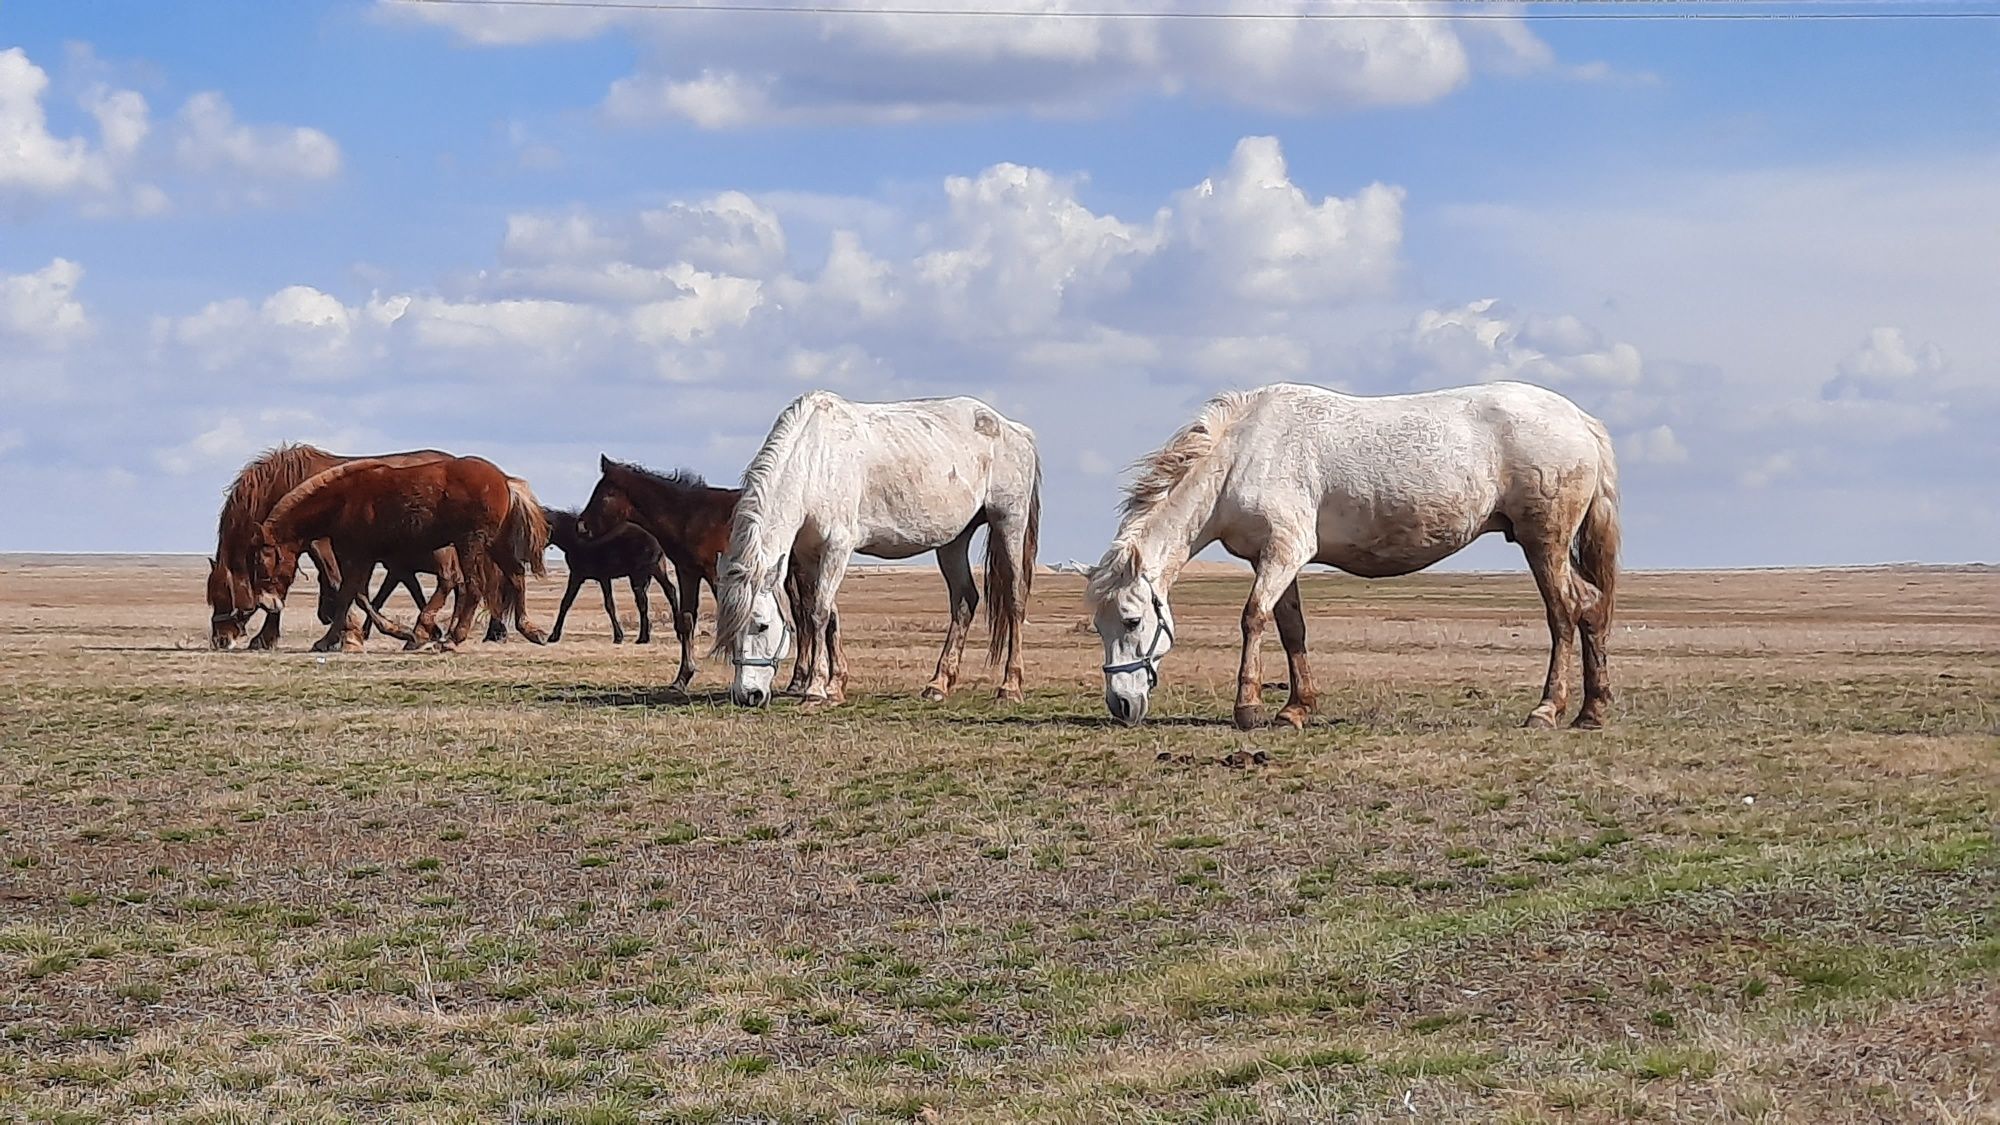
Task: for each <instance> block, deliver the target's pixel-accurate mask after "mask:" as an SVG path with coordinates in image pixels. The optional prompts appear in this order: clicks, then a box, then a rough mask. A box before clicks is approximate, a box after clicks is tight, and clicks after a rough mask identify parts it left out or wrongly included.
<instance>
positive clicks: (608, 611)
mask: <svg viewBox="0 0 2000 1125" xmlns="http://www.w3.org/2000/svg"><path fill="white" fill-rule="evenodd" d="M597 588H598V589H600V590H602V591H604V616H606V617H609V618H610V619H611V643H612V644H614V645H622V644H624V643H625V626H623V625H620V624H619V623H618V603H617V602H615V601H612V600H611V579H609V578H600V579H598V580H597Z"/></svg>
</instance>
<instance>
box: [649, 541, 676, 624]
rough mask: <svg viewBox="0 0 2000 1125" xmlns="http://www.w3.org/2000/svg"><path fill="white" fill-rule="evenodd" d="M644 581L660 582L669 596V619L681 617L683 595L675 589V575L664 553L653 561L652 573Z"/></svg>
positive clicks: (662, 591)
mask: <svg viewBox="0 0 2000 1125" xmlns="http://www.w3.org/2000/svg"><path fill="white" fill-rule="evenodd" d="M644 581H649V582H658V583H659V584H660V592H661V593H663V594H665V595H666V596H667V620H668V621H670V622H671V621H674V620H676V619H677V618H679V617H680V615H681V596H680V593H679V591H677V590H675V589H674V575H673V571H672V569H671V568H670V564H669V563H668V562H667V559H666V556H664V555H662V556H661V557H660V558H659V559H658V560H656V561H655V562H654V563H653V569H652V573H651V574H650V575H649V576H648V577H647V578H646V579H644Z"/></svg>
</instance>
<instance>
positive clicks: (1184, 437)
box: [1119, 391, 1256, 538]
mask: <svg viewBox="0 0 2000 1125" xmlns="http://www.w3.org/2000/svg"><path fill="white" fill-rule="evenodd" d="M1255 393H1256V392H1254V391H1224V392H1223V393H1221V394H1219V395H1216V396H1215V397H1214V398H1212V399H1209V400H1208V401H1207V402H1206V403H1204V404H1203V405H1202V408H1201V413H1199V414H1197V415H1195V418H1194V421H1192V422H1189V423H1188V424H1187V425H1185V426H1182V427H1181V428H1180V429H1179V430H1178V431H1177V432H1175V434H1174V436H1173V437H1170V438H1168V439H1167V443H1166V444H1165V445H1163V446H1161V447H1160V448H1158V449H1155V450H1154V451H1153V452H1151V453H1148V454H1147V455H1145V456H1144V457H1141V458H1139V460H1138V461H1136V462H1135V463H1134V464H1133V467H1134V468H1135V469H1137V470H1138V471H1139V475H1138V476H1137V477H1134V478H1133V480H1132V483H1131V484H1129V485H1126V486H1125V500H1124V502H1123V503H1121V504H1120V505H1119V515H1120V516H1121V517H1122V518H1121V519H1120V521H1119V532H1120V537H1121V538H1122V537H1123V532H1124V530H1125V529H1126V528H1127V527H1129V526H1130V525H1131V524H1132V523H1134V522H1135V521H1137V520H1140V519H1143V518H1145V517H1146V516H1147V515H1148V514H1150V513H1151V512H1152V511H1153V509H1155V508H1157V507H1159V506H1160V504H1161V503H1162V502H1163V501H1165V500H1166V498H1167V496H1168V494H1169V493H1171V492H1173V490H1174V488H1175V487H1176V486H1178V485H1179V484H1180V483H1181V482H1182V481H1184V480H1186V479H1187V478H1188V476H1189V474H1191V473H1193V472H1194V470H1195V469H1196V468H1197V467H1198V466H1201V465H1202V463H1203V462H1204V461H1205V460H1207V458H1208V455H1209V454H1210V453H1212V452H1214V451H1215V443H1216V441H1217V440H1219V439H1220V438H1221V437H1222V433H1223V431H1224V430H1226V429H1228V428H1229V424H1230V423H1232V422H1234V421H1235V420H1236V416H1237V415H1238V414H1241V413H1242V412H1243V408H1244V406H1245V405H1246V404H1248V403H1249V401H1250V399H1251V396H1252V395H1254V394H1255Z"/></svg>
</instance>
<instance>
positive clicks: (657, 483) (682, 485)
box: [607, 458, 711, 497]
mask: <svg viewBox="0 0 2000 1125" xmlns="http://www.w3.org/2000/svg"><path fill="white" fill-rule="evenodd" d="M607 460H608V458H607ZM611 465H612V467H614V468H616V469H617V470H618V471H620V472H623V473H629V474H631V475H632V476H635V477H638V478H639V479H640V480H642V481H644V482H645V483H647V484H649V485H651V486H653V487H654V488H657V489H660V490H662V491H664V492H666V493H668V494H670V495H673V496H676V497H680V496H686V495H688V494H689V493H696V492H705V491H707V490H708V489H709V488H710V487H711V486H710V485H709V483H708V480H707V478H705V477H703V476H702V475H701V474H700V473H697V472H695V471H694V470H693V469H675V470H673V471H672V472H665V473H663V472H661V471H659V470H658V469H649V468H647V467H646V466H644V465H641V464H638V463H636V462H632V461H612V462H611Z"/></svg>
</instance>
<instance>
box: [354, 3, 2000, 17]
mask: <svg viewBox="0 0 2000 1125" xmlns="http://www.w3.org/2000/svg"><path fill="white" fill-rule="evenodd" d="M392 2H393V3H398V4H404V5H408V6H411V7H433V8H544V9H556V8H576V9H583V10H591V11H613V12H661V13H675V14H684V15H699V14H715V15H769V16H778V15H805V16H964V17H972V18H978V19H1067V20H1210V21H1262V22H1273V23H1276V22H1283V21H1292V20H1298V21H1306V22H1312V23H1332V22H1342V21H1360V20H1396V21H1406V20H1452V21H1461V20H1528V21H1557V20H1573V21H1596V22H1600V23H1602V22H1612V21H1619V20H1626V21H1642V22H1668V21H1694V22H1708V21H1738V22H1751V21H1794V20H1796V21H1809V22H1824V21H1836V20H1876V21H1879V20H2000V11H1993V10H1985V9H1978V8H1970V9H1963V10H1955V11H1954V10H1948V9H1937V8H1926V9H1911V10H1901V9H1896V8H1893V7H1890V6H1889V5H1891V4H1893V3H1895V2H1896V0H1887V2H1886V3H1885V2H1884V0H1863V2H1874V3H1879V4H1882V5H1883V6H1882V7H1881V8H1878V9H1877V10H1874V11H1849V10H1835V11H1828V10H1821V9H1819V8H1817V7H1815V6H1813V5H1812V4H1810V3H1796V4H1790V5H1786V4H1779V5H1776V7H1777V8H1779V9H1780V10H1759V11H1724V10H1719V9H1720V8H1727V7H1751V6H1752V4H1753V3H1754V0H1748V2H1746V0H1733V2H1728V0H1725V2H1723V3H1721V4H1719V5H1714V6H1709V7H1698V6H1697V5H1700V4H1703V3H1706V2H1707V0H1668V3H1667V5H1665V6H1655V5H1653V4H1651V3H1647V2H1646V0H1611V2H1610V3H1608V4H1607V5H1606V7H1605V8H1603V9H1594V10H1591V11H1552V10H1550V9H1549V8H1547V7H1544V8H1526V9H1522V10H1518V11H1506V12H1494V11H1468V12H1455V13H1447V12H1442V11H1427V12H1357V11H1351V10H1342V11H1323V10H1321V11H1305V12H1269V11H1265V12H1259V11H1236V12H1227V11H1212V10H1211V11H1186V10H1170V11H1150V12H1149V11H1138V10H1120V9H1070V10H1058V11H1032V10H1027V9H1022V8H944V7H936V6H931V5H894V6H888V7H877V8H857V7H850V6H847V5H841V4H823V3H808V4H774V3H760V2H746V3H698V2H695V0H687V2H679V0H392ZM1429 2H1430V3H1431V6H1432V7H1465V8H1491V7H1498V6H1499V5H1500V3H1501V2H1504V0H1444V2H1439V0H1429ZM1551 2H1552V4H1553V6H1554V7H1577V6H1580V3H1579V2H1578V0H1551ZM1581 2H1583V3H1588V2H1591V0H1581ZM1757 6H1758V7H1760V8H1764V9H1769V8H1771V7H1773V5H1771V4H1768V3H1765V4H1759V5H1757ZM1618 8H1626V9H1634V8H1637V9H1640V10H1637V11H1632V10H1627V11H1618V10H1616V9H1618ZM1674 8H1679V9H1682V10H1678V11H1676V10H1672V9H1674ZM1787 8H1789V10H1785V9H1787Z"/></svg>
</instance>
